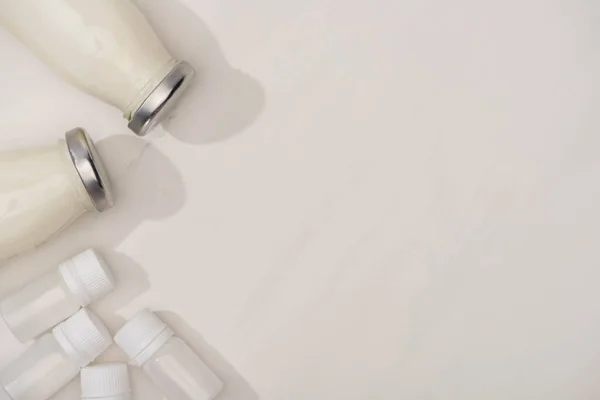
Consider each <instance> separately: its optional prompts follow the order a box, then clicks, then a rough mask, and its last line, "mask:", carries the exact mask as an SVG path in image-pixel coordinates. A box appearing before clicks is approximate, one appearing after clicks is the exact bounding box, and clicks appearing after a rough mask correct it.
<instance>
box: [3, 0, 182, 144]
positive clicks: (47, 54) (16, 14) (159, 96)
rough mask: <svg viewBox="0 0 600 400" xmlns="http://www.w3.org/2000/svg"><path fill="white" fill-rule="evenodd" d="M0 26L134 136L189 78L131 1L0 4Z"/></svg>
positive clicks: (13, 0)
mask: <svg viewBox="0 0 600 400" xmlns="http://www.w3.org/2000/svg"><path fill="white" fill-rule="evenodd" d="M0 23H1V24H2V25H4V26H5V27H6V28H7V29H8V30H9V31H10V32H11V33H12V34H13V35H14V36H15V37H17V38H18V39H19V40H21V42H23V43H24V44H25V45H27V46H28V47H29V48H30V49H31V50H33V51H34V52H35V53H36V54H37V55H38V56H39V57H40V58H41V59H42V60H44V61H45V62H46V63H47V64H48V65H50V66H51V67H53V68H54V69H55V70H56V71H57V72H59V73H60V74H61V75H62V76H63V77H64V78H65V79H66V80H67V81H68V82H70V83H72V84H73V85H75V86H77V87H79V88H80V89H82V90H84V91H86V92H87V93H90V94H91V95H93V96H96V97H98V98H100V99H101V100H103V101H105V102H107V103H109V104H112V105H114V106H116V107H118V108H119V109H120V110H121V111H122V112H123V116H124V117H125V118H126V119H128V120H129V125H128V126H129V128H130V129H131V130H132V131H134V132H135V133H136V134H138V135H145V134H146V132H148V130H149V129H150V128H151V127H152V126H153V125H154V124H155V123H157V122H159V121H160V119H161V118H162V117H163V116H164V115H166V114H167V113H168V112H169V110H170V109H171V108H172V107H173V105H174V104H175V103H176V101H177V98H178V97H180V94H181V93H182V92H183V91H184V89H185V87H186V86H187V85H188V82H189V81H190V79H191V78H192V76H193V75H194V69H193V68H192V67H191V66H190V65H189V64H188V63H186V62H185V61H178V60H176V59H175V58H174V57H173V56H172V55H171V54H169V52H168V51H167V50H166V49H165V47H164V46H163V44H162V43H161V41H160V39H159V38H158V36H157V35H156V33H155V32H154V29H153V28H152V27H151V26H150V24H149V23H148V21H147V20H146V18H145V17H144V15H143V14H142V13H141V12H140V10H139V9H138V8H137V7H136V6H135V5H134V4H133V3H132V2H131V1H130V0H69V1H64V0H44V1H39V0H0Z"/></svg>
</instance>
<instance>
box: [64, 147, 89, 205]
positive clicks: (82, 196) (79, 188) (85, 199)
mask: <svg viewBox="0 0 600 400" xmlns="http://www.w3.org/2000/svg"><path fill="white" fill-rule="evenodd" d="M60 146H61V155H62V160H63V163H64V165H65V169H66V170H67V171H69V183H70V184H71V187H72V188H73V190H74V191H75V193H76V195H77V200H79V204H81V205H82V206H83V208H84V209H85V211H94V210H96V207H95V206H94V203H93V202H92V199H91V198H90V195H89V193H88V192H87V190H86V189H85V186H84V185H83V183H82V182H81V177H80V176H79V173H78V172H77V169H76V168H75V166H74V165H73V161H72V160H71V156H70V155H69V149H68V148H67V144H66V142H65V141H62V140H61V142H60Z"/></svg>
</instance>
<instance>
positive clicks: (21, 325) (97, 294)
mask: <svg viewBox="0 0 600 400" xmlns="http://www.w3.org/2000/svg"><path fill="white" fill-rule="evenodd" d="M114 287H115V280H114V278H113V275H112V273H111V272H110V270H109V268H108V266H107V265H106V263H105V262H104V260H103V259H102V257H100V255H99V254H98V253H97V252H96V251H95V250H93V249H89V250H86V251H84V252H83V253H81V254H78V255H76V256H75V257H73V258H71V259H69V260H67V261H65V262H63V263H62V264H60V265H59V266H58V268H57V269H56V270H53V271H50V272H48V273H46V274H44V275H42V276H41V277H39V278H37V279H35V280H34V281H32V282H30V283H29V284H27V285H26V286H24V287H23V288H21V289H20V290H18V291H17V292H15V293H13V294H12V295H9V296H8V297H6V298H5V299H4V300H2V302H0V314H1V316H2V318H3V319H4V321H5V323H6V326H7V327H8V328H9V329H10V330H11V331H12V333H13V334H14V335H15V337H16V338H17V339H19V340H20V341H21V342H22V343H25V342H27V341H28V340H31V339H33V338H35V337H37V336H39V335H40V334H42V333H44V332H46V331H47V330H49V329H50V328H52V327H53V326H55V325H57V324H58V323H60V322H61V321H64V320H65V319H67V318H69V317H70V316H71V315H73V314H75V313H76V312H77V311H78V310H79V309H80V308H81V307H86V306H88V305H90V304H91V303H92V302H94V301H96V300H98V299H100V298H102V297H103V296H104V295H106V294H107V293H109V292H111V291H112V290H113V289H114Z"/></svg>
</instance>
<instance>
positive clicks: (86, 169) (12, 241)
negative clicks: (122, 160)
mask: <svg viewBox="0 0 600 400" xmlns="http://www.w3.org/2000/svg"><path fill="white" fill-rule="evenodd" d="M111 206H112V196H111V191H110V187H109V182H108V178H107V175H106V173H105V170H104V167H103V165H102V162H101V160H100V157H99V156H98V154H97V152H96V150H95V147H94V143H93V142H92V140H91V139H90V138H89V136H88V135H87V134H86V133H85V131H84V130H83V129H81V128H76V129H73V130H71V131H69V132H67V133H66V135H65V140H64V141H63V140H61V141H59V143H58V144H56V145H54V146H49V147H43V148H36V149H23V150H13V151H7V152H4V153H0V261H5V260H7V259H9V258H11V257H14V256H16V255H18V254H21V253H24V252H26V251H28V250H31V249H34V248H35V247H37V246H38V245H40V244H42V243H43V242H45V241H46V240H48V239H49V238H51V237H52V236H53V235H54V234H56V233H58V232H60V231H61V230H62V229H64V228H65V227H67V226H68V225H69V224H71V223H72V222H73V221H75V220H76V219H77V218H79V217H80V216H81V215H83V214H84V213H86V212H88V211H94V210H97V211H100V212H102V211H104V210H106V209H108V208H110V207H111Z"/></svg>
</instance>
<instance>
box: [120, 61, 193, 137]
mask: <svg viewBox="0 0 600 400" xmlns="http://www.w3.org/2000/svg"><path fill="white" fill-rule="evenodd" d="M194 73H195V71H194V68H193V67H192V66H191V65H190V64H189V63H188V62H187V61H179V62H178V63H177V64H176V65H175V66H174V67H173V69H171V71H169V73H168V74H167V76H165V78H164V79H163V80H162V81H161V82H160V83H159V84H158V86H156V88H154V90H153V91H152V92H150V94H149V95H148V97H146V99H145V100H144V101H143V102H142V104H141V105H140V106H139V108H138V109H137V110H135V111H134V112H133V114H132V115H131V119H130V120H129V124H128V125H127V127H128V128H129V129H131V130H132V131H133V132H134V133H135V134H136V135H138V136H145V135H146V134H147V133H148V132H149V131H150V130H151V129H152V127H154V125H156V124H157V123H159V122H160V120H161V119H162V118H163V117H164V116H165V115H167V114H169V113H170V112H171V110H172V109H173V107H174V105H175V104H176V103H177V99H178V98H179V97H181V94H182V93H183V92H184V91H185V89H186V88H187V87H188V85H189V84H190V82H191V81H192V77H193V76H194Z"/></svg>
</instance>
